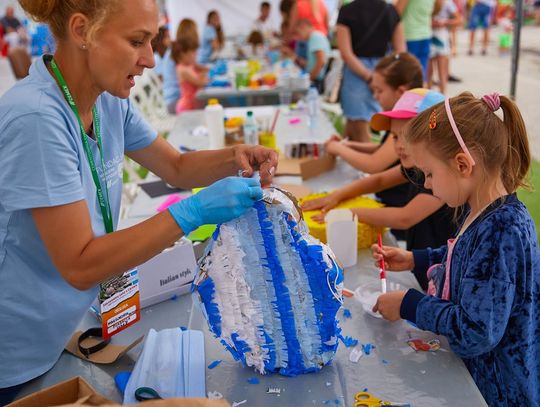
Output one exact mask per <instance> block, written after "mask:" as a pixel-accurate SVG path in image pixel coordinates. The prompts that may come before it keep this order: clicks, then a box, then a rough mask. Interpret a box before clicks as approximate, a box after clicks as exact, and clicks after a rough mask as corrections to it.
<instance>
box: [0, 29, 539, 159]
mask: <svg viewBox="0 0 540 407" xmlns="http://www.w3.org/2000/svg"><path fill="white" fill-rule="evenodd" d="M478 34H480V33H478ZM479 37H480V35H478V38H479ZM467 41H468V33H467V32H466V31H461V32H460V33H459V40H458V44H459V45H458V51H459V55H458V56H457V57H456V58H455V59H453V60H452V62H451V71H452V73H453V74H454V75H456V76H458V77H460V78H461V79H462V80H463V81H462V82H461V83H457V84H454V83H451V84H450V85H449V90H448V94H450V95H454V94H457V93H459V92H462V91H465V90H469V91H471V92H473V93H474V94H476V95H479V96H480V95H482V94H484V93H488V92H493V91H497V92H499V93H502V94H508V93H509V92H510V68H511V58H510V56H505V57H501V56H499V54H498V50H497V28H495V29H494V30H493V32H492V39H491V43H490V48H489V52H488V55H487V56H480V55H475V56H467V55H466V53H467V52H466V51H467ZM477 50H479V46H478V48H477ZM521 51H522V52H521V58H520V70H519V76H518V87H517V95H516V97H517V99H516V100H517V103H518V105H519V108H520V110H521V112H522V113H523V116H524V118H525V122H526V124H527V129H528V131H529V137H530V141H531V148H532V151H533V155H534V157H536V159H538V160H540V27H533V26H527V27H524V28H523V31H522V46H521ZM13 83H15V81H14V79H13V76H12V74H11V70H10V67H9V64H8V62H7V60H6V59H2V58H0V95H1V94H3V93H4V92H5V91H6V90H7V89H8V88H9V87H10V86H12V85H13Z"/></svg>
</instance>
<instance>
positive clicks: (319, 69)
mask: <svg viewBox="0 0 540 407" xmlns="http://www.w3.org/2000/svg"><path fill="white" fill-rule="evenodd" d="M294 30H295V37H296V38H297V39H298V40H300V41H304V42H306V43H307V58H306V59H304V58H302V57H300V56H299V55H296V54H292V53H290V54H289V55H287V54H288V53H287V49H285V54H286V55H287V56H289V57H291V58H292V59H294V61H295V62H296V64H297V65H299V66H300V67H301V68H303V69H304V70H305V71H306V72H307V73H308V74H309V79H310V80H311V83H312V84H313V85H314V86H316V87H317V88H318V89H320V87H321V86H322V82H323V78H324V74H325V72H326V65H327V63H328V58H329V57H330V42H329V41H328V38H327V37H326V36H325V35H324V34H323V33H321V32H319V31H316V30H315V28H314V27H313V25H312V24H311V22H310V21H309V20H304V19H302V20H298V21H297V22H296V25H295V28H294Z"/></svg>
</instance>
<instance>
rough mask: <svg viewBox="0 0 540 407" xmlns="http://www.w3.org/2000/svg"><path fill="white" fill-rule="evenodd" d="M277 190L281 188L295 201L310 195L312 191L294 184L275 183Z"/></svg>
mask: <svg viewBox="0 0 540 407" xmlns="http://www.w3.org/2000/svg"><path fill="white" fill-rule="evenodd" d="M276 185H277V187H278V188H281V189H283V190H285V191H288V192H290V193H291V194H292V195H294V197H295V198H296V199H301V198H303V197H305V196H308V195H310V194H311V193H312V192H313V191H312V190H311V188H308V187H305V186H303V185H294V184H280V183H276Z"/></svg>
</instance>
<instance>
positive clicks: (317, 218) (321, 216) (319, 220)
mask: <svg viewBox="0 0 540 407" xmlns="http://www.w3.org/2000/svg"><path fill="white" fill-rule="evenodd" d="M325 217H326V212H320V213H318V214H317V215H313V216H312V217H311V219H312V220H314V221H315V222H317V223H324V218H325Z"/></svg>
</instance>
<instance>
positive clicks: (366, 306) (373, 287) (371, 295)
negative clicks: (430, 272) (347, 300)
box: [354, 280, 404, 318]
mask: <svg viewBox="0 0 540 407" xmlns="http://www.w3.org/2000/svg"><path fill="white" fill-rule="evenodd" d="M387 285H388V292H390V291H400V290H404V287H403V286H402V285H401V284H399V283H395V282H393V281H388V280H387ZM381 294H382V291H381V282H380V280H377V281H372V282H369V283H366V284H362V285H361V286H358V287H357V288H356V290H354V299H355V300H356V301H358V302H359V303H360V304H362V308H363V310H364V311H365V312H366V313H368V314H369V315H371V316H372V317H375V318H382V315H381V314H379V313H378V312H373V311H372V309H373V307H374V306H375V304H376V303H377V298H379V296H380V295H381Z"/></svg>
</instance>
